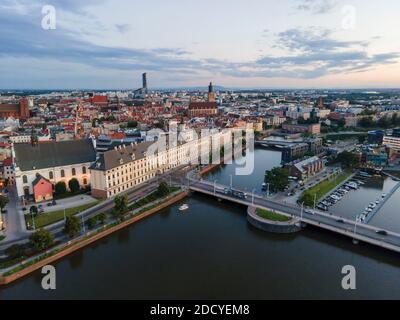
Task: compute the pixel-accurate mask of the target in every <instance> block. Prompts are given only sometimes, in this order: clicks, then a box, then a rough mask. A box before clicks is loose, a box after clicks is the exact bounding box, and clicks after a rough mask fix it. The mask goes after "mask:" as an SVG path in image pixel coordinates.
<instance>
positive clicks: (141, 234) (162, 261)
mask: <svg viewBox="0 0 400 320" xmlns="http://www.w3.org/2000/svg"><path fill="white" fill-rule="evenodd" d="M256 158H257V162H256V163H257V165H256V171H255V173H254V175H253V178H250V177H246V178H235V177H234V183H235V181H236V182H237V183H238V184H245V183H250V184H249V185H248V188H249V189H250V188H253V186H255V185H257V186H259V184H260V183H261V182H262V179H263V172H264V170H265V169H267V168H270V167H272V166H274V165H277V164H279V161H280V157H279V154H277V153H275V152H271V151H266V150H256ZM229 170H232V167H231V166H227V167H225V168H223V169H222V170H220V171H217V172H215V173H214V174H212V175H211V177H210V179H212V180H214V179H221V181H222V180H224V179H228V180H227V181H229V174H230V171H229ZM227 175H228V177H227V178H226V176H227ZM245 181H247V182H245ZM224 182H226V181H224ZM184 202H186V203H188V204H189V206H190V209H189V210H188V211H186V212H185V213H181V212H179V211H178V206H179V205H176V206H173V207H171V208H169V209H167V210H164V211H162V212H160V213H159V214H156V215H154V216H152V217H150V218H148V219H145V220H143V221H140V222H139V223H137V224H135V225H133V226H131V227H129V228H127V229H125V230H123V231H121V232H118V233H116V234H114V235H112V236H110V237H109V238H107V239H105V240H103V241H99V242H98V243H96V244H95V245H93V246H91V247H88V248H85V249H83V250H81V251H79V252H76V253H74V254H72V255H70V256H69V257H67V258H65V259H63V260H61V261H59V262H58V263H57V264H56V268H57V289H56V290H55V291H44V290H42V289H41V285H40V282H41V274H40V272H39V271H38V272H36V273H34V274H32V275H31V276H28V277H26V278H24V279H22V280H20V281H17V282H16V283H14V284H12V285H10V286H9V287H6V288H4V289H1V291H0V299H21V298H24V299H26V298H37V299H69V298H71V299H72V298H77V299H80V298H86V299H101V298H112V299H116V298H121V299H173V298H176V299H214V298H215V299H247V298H249V299H282V298H296V299H304V298H316V299H327V298H344V299H346V298H349V299H353V298H378V299H379V298H400V259H399V258H400V257H399V256H398V255H397V254H394V253H391V252H386V251H384V250H382V249H378V248H374V247H372V246H368V245H359V246H355V245H353V244H352V242H351V240H350V239H348V238H344V237H340V236H337V235H335V234H333V233H329V232H324V231H321V230H319V229H313V228H306V229H305V230H304V231H302V232H301V233H298V234H296V235H274V234H268V233H264V232H261V231H258V230H256V229H254V228H253V227H251V226H250V225H249V224H248V223H247V222H246V214H245V212H246V209H245V208H244V207H240V206H238V205H233V204H230V203H219V202H217V201H216V200H214V199H212V198H209V197H205V196H201V195H194V196H192V197H191V198H189V199H186V200H185V201H184ZM348 264H350V265H354V266H355V267H356V270H357V290H355V291H351V292H349V291H344V290H342V288H341V279H342V275H341V269H342V267H343V266H344V265H348Z"/></svg>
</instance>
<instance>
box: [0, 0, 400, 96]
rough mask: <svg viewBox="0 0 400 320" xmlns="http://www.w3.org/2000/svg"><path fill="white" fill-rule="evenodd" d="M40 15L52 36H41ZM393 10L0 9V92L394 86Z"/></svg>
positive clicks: (398, 63)
mask: <svg viewBox="0 0 400 320" xmlns="http://www.w3.org/2000/svg"><path fill="white" fill-rule="evenodd" d="M44 5H53V6H54V8H55V9H56V29H54V30H45V29H43V28H42V19H43V17H44V14H43V13H42V8H43V6H44ZM399 12H400V2H399V1H398V0H384V1H377V0H371V1H365V0H364V1H362V0H346V1H342V0H280V1H272V0H247V1H244V0H202V1H199V0H196V1H195V0H168V1H166V0H146V1H137V0H133V1H132V0H99V1H95V0H86V1H80V0H72V1H67V0H61V1H48V0H43V1H41V0H37V1H35V0H1V2H0V27H1V31H0V54H1V59H0V71H1V74H2V77H1V78H0V88H3V89H12V88H13V89H27V88H32V89H54V88H59V89H64V88H65V89H79V88H87V89H91V88H93V89H95V88H97V89H103V88H110V89H114V88H115V89H119V88H121V89H134V88H138V87H140V81H141V77H140V74H141V73H142V72H147V73H148V77H149V86H150V87H151V88H163V87H164V88H171V87H182V86H185V87H190V86H205V85H207V83H208V82H209V81H213V82H214V83H215V84H217V85H220V86H225V87H237V88H239V87H240V88H251V87H255V88H361V87H362V88H364V87H370V88H372V87H374V88H378V87H392V88H393V87H400V41H399V39H400V19H399V17H398V14H399Z"/></svg>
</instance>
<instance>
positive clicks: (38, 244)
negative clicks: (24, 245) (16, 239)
mask: <svg viewBox="0 0 400 320" xmlns="http://www.w3.org/2000/svg"><path fill="white" fill-rule="evenodd" d="M53 243H54V236H53V234H52V233H51V232H50V231H48V230H46V229H43V228H41V229H39V230H37V231H36V232H35V233H32V234H31V236H30V237H29V245H30V246H31V247H32V248H33V249H34V250H36V251H43V250H46V249H48V248H49V247H50V246H51V245H52V244H53Z"/></svg>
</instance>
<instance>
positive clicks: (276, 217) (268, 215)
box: [256, 209, 290, 222]
mask: <svg viewBox="0 0 400 320" xmlns="http://www.w3.org/2000/svg"><path fill="white" fill-rule="evenodd" d="M256 214H257V215H258V216H259V217H260V218H263V219H267V220H271V221H276V222H287V221H289V220H290V218H289V217H286V216H284V215H281V214H279V213H276V212H272V211H269V210H264V209H257V210H256Z"/></svg>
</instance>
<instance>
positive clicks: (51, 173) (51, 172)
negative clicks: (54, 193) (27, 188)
mask: <svg viewBox="0 0 400 320" xmlns="http://www.w3.org/2000/svg"><path fill="white" fill-rule="evenodd" d="M49 179H54V175H53V171H50V172H49Z"/></svg>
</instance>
